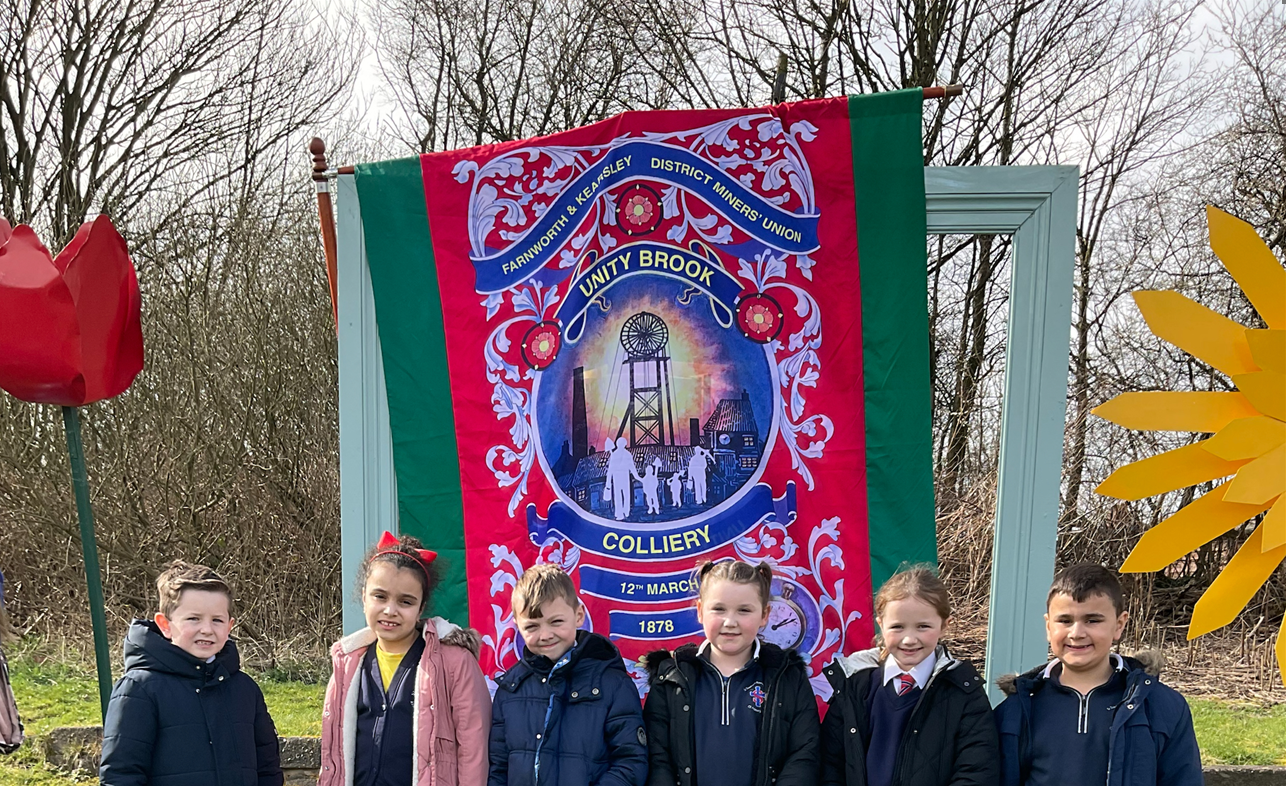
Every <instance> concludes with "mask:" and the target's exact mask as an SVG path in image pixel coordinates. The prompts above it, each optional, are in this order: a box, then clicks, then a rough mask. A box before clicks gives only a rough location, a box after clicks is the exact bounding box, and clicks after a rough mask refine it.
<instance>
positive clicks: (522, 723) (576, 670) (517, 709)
mask: <svg viewBox="0 0 1286 788" xmlns="http://www.w3.org/2000/svg"><path fill="white" fill-rule="evenodd" d="M512 602H513V612H514V621H515V623H516V624H517V626H518V634H519V636H520V637H521V638H522V642H523V644H524V649H523V657H522V660H521V661H519V662H518V664H517V665H514V666H513V667H512V668H510V669H509V670H508V671H507V672H505V673H504V675H502V676H500V677H499V678H497V680H496V681H497V686H496V696H495V699H494V701H493V702H492V707H491V742H490V757H491V772H490V775H489V776H488V780H487V781H488V783H489V784H491V785H537V784H540V785H641V784H642V783H643V780H644V779H645V778H646V777H647V738H646V736H645V734H644V731H643V706H642V703H640V701H639V693H638V689H637V688H636V687H635V685H634V680H633V679H632V678H630V674H629V673H627V672H626V670H625V663H624V662H622V660H621V653H620V652H619V651H617V650H616V646H614V645H612V642H611V641H610V640H608V639H607V638H605V637H603V636H602V635H598V634H595V633H593V632H586V631H584V630H582V629H581V628H580V627H581V626H582V625H583V624H584V623H585V608H584V607H583V606H582V605H581V603H580V600H578V599H577V598H576V587H575V586H574V585H573V584H572V580H571V578H570V577H568V576H567V573H566V572H564V571H563V570H562V569H560V568H559V567H558V566H555V565H553V564H537V565H536V566H533V567H531V568H530V569H528V570H527V571H526V572H524V573H523V575H522V577H521V578H519V580H518V584H517V586H516V587H515V588H514V592H513V597H512Z"/></svg>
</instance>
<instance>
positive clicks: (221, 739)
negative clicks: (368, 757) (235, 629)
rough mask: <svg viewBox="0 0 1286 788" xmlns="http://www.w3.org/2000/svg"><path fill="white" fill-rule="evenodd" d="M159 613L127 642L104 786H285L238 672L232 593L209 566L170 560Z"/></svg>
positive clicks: (106, 734) (252, 693)
mask: <svg viewBox="0 0 1286 788" xmlns="http://www.w3.org/2000/svg"><path fill="white" fill-rule="evenodd" d="M156 590H157V594H158V596H159V597H160V606H159V607H160V611H159V612H158V613H157V614H156V616H155V617H154V619H153V620H151V621H148V620H147V619H137V620H135V621H134V622H133V623H132V624H131V625H130V629H129V634H128V635H126V638H125V675H124V676H122V677H121V679H120V681H118V682H116V687H115V689H113V690H112V699H111V702H110V703H109V705H108V707H107V719H106V720H105V722H104V724H103V758H102V765H101V766H100V767H99V769H98V776H99V779H100V780H101V781H102V783H103V784H104V785H281V784H282V783H283V775H282V772H281V756H280V752H279V751H278V749H277V731H276V728H275V727H274V726H273V724H272V717H270V716H268V707H267V706H266V705H265V704H264V700H263V693H262V692H261V691H260V690H259V685H257V684H255V682H254V679H252V678H250V677H249V676H247V675H246V674H244V673H242V672H241V660H240V658H239V657H238V656H237V647H236V644H235V643H233V642H232V641H231V640H229V639H228V634H229V632H231V630H232V623H233V619H232V612H231V608H232V589H231V588H230V587H229V586H228V584H227V582H226V581H225V580H224V579H223V578H221V577H219V575H218V574H216V573H215V572H214V570H212V569H210V568H209V567H205V566H200V565H197V564H189V563H186V562H184V561H172V562H170V563H169V564H168V565H166V566H165V568H164V569H163V570H162V571H161V574H160V576H159V577H157V578H156Z"/></svg>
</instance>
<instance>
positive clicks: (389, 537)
mask: <svg viewBox="0 0 1286 788" xmlns="http://www.w3.org/2000/svg"><path fill="white" fill-rule="evenodd" d="M407 552H408V550H403V549H402V543H401V542H400V541H398V538H397V537H396V536H394V535H393V534H391V533H390V532H388V531H385V532H384V535H383V536H381V537H380V540H379V541H378V542H376V543H375V554H376V555H384V554H385V553H401V554H402V555H406V554H407ZM409 552H410V553H413V554H414V555H415V557H417V558H419V559H420V563H422V564H424V565H425V566H426V567H427V566H428V565H429V564H431V563H433V561H434V560H435V559H436V558H437V557H438V554H437V553H435V552H433V551H432V550H414V549H411V550H409Z"/></svg>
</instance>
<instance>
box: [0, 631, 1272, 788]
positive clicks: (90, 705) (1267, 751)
mask: <svg viewBox="0 0 1286 788" xmlns="http://www.w3.org/2000/svg"><path fill="white" fill-rule="evenodd" d="M9 668H10V673H11V677H12V679H13V689H14V695H15V697H16V698H17V700H18V711H19V713H20V714H21V716H22V720H23V724H24V725H25V726H26V732H27V742H26V743H24V745H23V746H22V748H21V749H19V750H18V751H17V752H15V753H14V754H12V755H9V756H5V757H3V758H0V785H61V784H68V783H74V784H84V785H90V784H94V783H95V782H96V780H94V775H90V774H67V773H64V772H58V771H54V770H52V769H50V768H49V767H48V766H47V765H46V764H45V762H44V760H43V759H42V758H41V756H40V754H39V746H38V745H39V740H40V739H41V738H42V737H43V736H44V735H45V734H47V733H48V732H49V730H50V729H52V728H57V727H60V726H64V725H96V724H98V723H99V716H98V685H97V684H96V682H95V680H94V674H93V672H92V671H91V670H88V669H86V668H85V667H82V666H79V665H66V664H60V663H57V662H54V661H43V662H42V661H38V660H37V659H33V657H32V654H31V653H30V652H27V653H19V654H17V655H15V656H14V657H13V659H12V661H11V662H10V663H9ZM251 675H254V677H255V679H256V680H257V681H258V682H259V686H260V687H262V688H263V694H264V698H265V700H266V701H267V703H268V711H269V712H270V713H271V714H272V718H273V721H274V722H276V724H277V732H278V733H280V734H281V735H282V736H319V735H321V706H322V698H323V695H324V694H325V692H326V685H325V684H322V683H318V682H317V681H296V680H279V679H277V678H276V677H275V676H274V677H273V678H269V677H268V676H265V675H255V674H251ZM277 675H280V674H277ZM313 678H318V677H317V676H314V677H313ZM1189 703H1190V705H1191V706H1192V716H1193V722H1194V724H1195V726H1196V729H1197V740H1198V742H1200V744H1201V760H1202V762H1203V763H1206V764H1216V763H1220V764H1247V765H1251V764H1253V765H1281V766H1286V704H1282V705H1278V706H1273V707H1268V708H1265V707H1263V706H1254V705H1247V704H1239V703H1229V702H1224V701H1217V700H1204V699H1203V700H1192V701H1189Z"/></svg>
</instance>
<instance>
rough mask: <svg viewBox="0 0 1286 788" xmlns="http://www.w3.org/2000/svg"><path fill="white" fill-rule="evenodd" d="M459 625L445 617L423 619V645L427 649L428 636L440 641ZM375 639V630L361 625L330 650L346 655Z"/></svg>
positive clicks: (338, 654)
mask: <svg viewBox="0 0 1286 788" xmlns="http://www.w3.org/2000/svg"><path fill="white" fill-rule="evenodd" d="M459 629H460V627H458V626H456V625H455V624H452V623H451V622H450V621H447V620H446V619H445V618H440V617H438V616H434V617H432V618H428V619H425V620H424V646H425V649H426V650H427V649H428V647H429V646H430V644H431V641H430V636H431V637H432V640H433V641H440V640H442V639H443V638H445V637H447V636H448V635H451V634H452V633H454V632H457V631H459ZM375 640H376V637H375V632H374V630H372V629H371V628H370V627H362V628H361V629H359V630H357V631H356V632H354V633H352V634H351V635H345V636H344V637H342V638H340V639H339V642H337V643H336V644H335V645H334V647H333V648H332V652H333V653H334V655H335V656H337V657H342V656H347V655H349V654H352V653H353V652H355V651H360V650H361V649H364V648H368V647H370V645H371V644H372V643H374V642H375Z"/></svg>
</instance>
